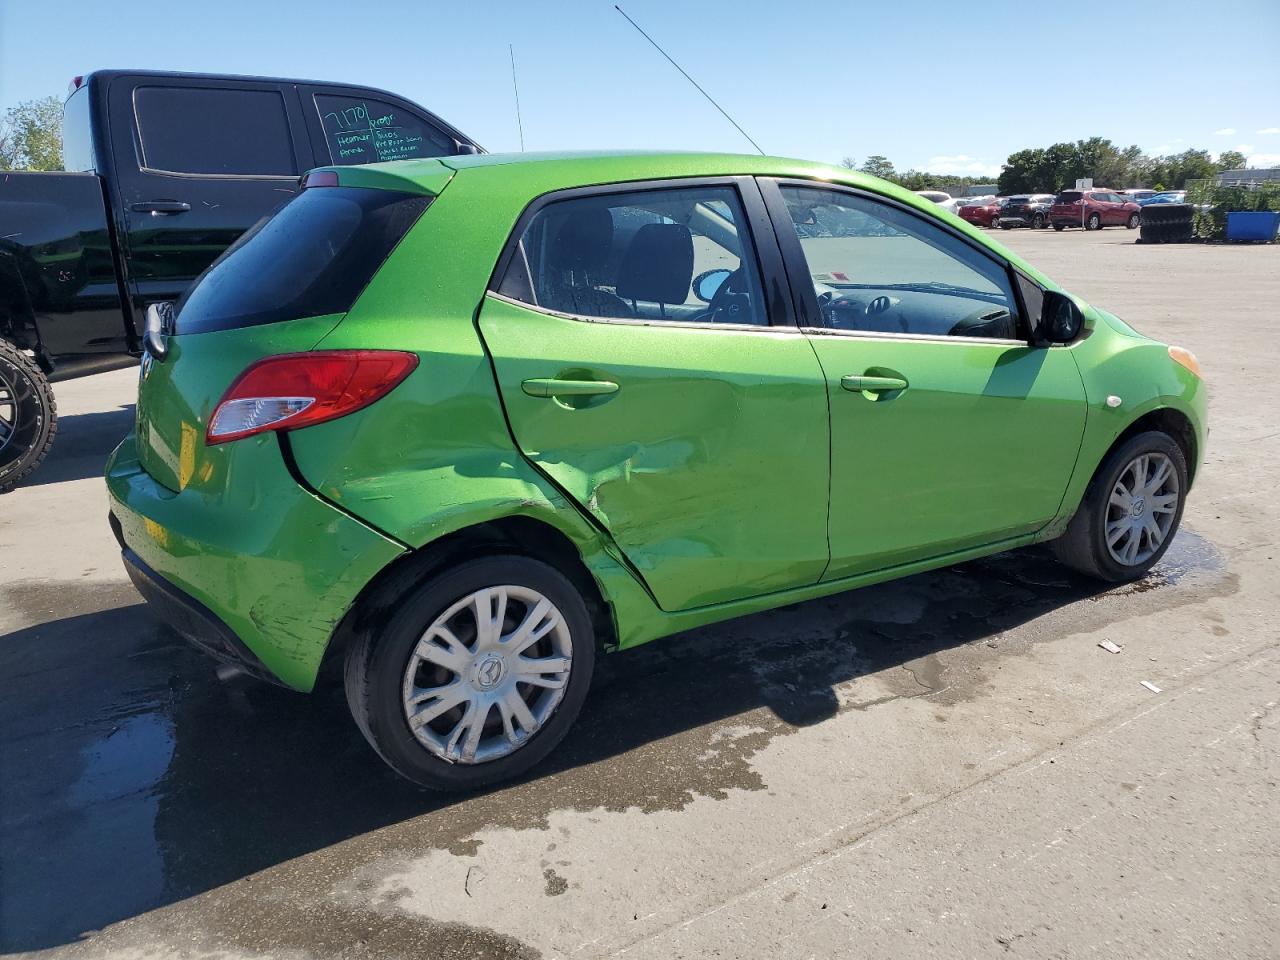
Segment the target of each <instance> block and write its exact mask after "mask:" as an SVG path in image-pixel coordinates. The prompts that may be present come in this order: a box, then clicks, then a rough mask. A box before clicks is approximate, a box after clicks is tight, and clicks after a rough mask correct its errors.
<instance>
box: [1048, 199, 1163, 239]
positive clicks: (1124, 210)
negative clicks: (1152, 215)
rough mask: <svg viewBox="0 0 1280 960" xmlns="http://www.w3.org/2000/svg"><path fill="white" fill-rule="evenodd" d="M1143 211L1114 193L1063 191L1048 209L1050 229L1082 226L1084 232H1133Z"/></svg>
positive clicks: (1132, 202) (1140, 220) (1139, 221)
mask: <svg viewBox="0 0 1280 960" xmlns="http://www.w3.org/2000/svg"><path fill="white" fill-rule="evenodd" d="M1141 209H1142V208H1141V207H1139V206H1138V204H1137V203H1136V202H1134V201H1133V200H1129V199H1127V198H1125V197H1123V196H1121V195H1120V194H1118V193H1116V192H1115V191H1114V190H1063V191H1062V192H1061V193H1060V194H1058V195H1057V197H1055V198H1054V201H1053V206H1051V207H1050V208H1049V220H1050V222H1052V223H1053V229H1055V230H1065V229H1066V228H1067V227H1079V226H1083V227H1084V228H1085V229H1086V230H1101V229H1102V228H1103V227H1119V226H1125V227H1128V228H1129V229H1130V230H1136V229H1137V227H1138V224H1139V223H1141V222H1142V218H1141V216H1140V214H1139V211H1140V210H1141Z"/></svg>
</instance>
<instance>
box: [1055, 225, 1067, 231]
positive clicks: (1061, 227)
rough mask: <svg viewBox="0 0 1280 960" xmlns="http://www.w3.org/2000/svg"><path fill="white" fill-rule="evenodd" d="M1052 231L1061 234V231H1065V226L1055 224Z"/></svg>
mask: <svg viewBox="0 0 1280 960" xmlns="http://www.w3.org/2000/svg"><path fill="white" fill-rule="evenodd" d="M1053 229H1055V230H1057V231H1058V232H1059V233H1061V232H1062V231H1063V230H1065V229H1067V225H1066V224H1065V223H1055V224H1054V225H1053Z"/></svg>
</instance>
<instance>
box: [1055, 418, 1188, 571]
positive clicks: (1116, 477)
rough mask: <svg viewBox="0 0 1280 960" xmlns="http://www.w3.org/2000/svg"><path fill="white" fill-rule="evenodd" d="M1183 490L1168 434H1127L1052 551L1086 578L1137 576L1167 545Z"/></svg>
mask: <svg viewBox="0 0 1280 960" xmlns="http://www.w3.org/2000/svg"><path fill="white" fill-rule="evenodd" d="M1186 491H1187V460H1186V457H1185V456H1184V454H1183V452H1182V448H1181V447H1180V446H1178V444H1177V443H1176V442H1175V441H1174V440H1173V438H1172V437H1170V436H1169V435H1168V434H1166V433H1162V432H1160V431H1156V430H1151V431H1147V432H1146V433H1140V434H1138V435H1136V436H1134V437H1131V438H1130V439H1129V440H1127V441H1125V442H1124V443H1123V444H1121V445H1120V446H1119V447H1117V448H1116V449H1115V450H1113V451H1111V453H1110V454H1108V456H1107V458H1106V459H1105V460H1104V461H1103V462H1102V465H1101V466H1100V467H1099V468H1098V472H1097V473H1096V474H1094V477H1093V479H1092V480H1091V481H1090V483H1089V488H1088V489H1087V490H1086V491H1085V495H1084V499H1083V500H1082V501H1081V503H1080V506H1079V508H1078V509H1077V510H1076V514H1075V516H1074V517H1072V518H1071V523H1070V524H1069V525H1068V526H1067V530H1066V532H1065V533H1064V534H1063V535H1062V536H1061V537H1059V538H1058V539H1057V540H1055V541H1053V549H1054V553H1055V554H1056V555H1057V557H1058V559H1059V560H1061V561H1062V562H1063V563H1065V564H1066V565H1067V566H1069V567H1072V568H1073V569H1075V570H1078V571H1080V572H1081V573H1084V574H1087V575H1089V576H1091V577H1097V578H1099V579H1101V580H1108V581H1111V582H1113V583H1123V582H1126V581H1129V580H1136V579H1138V578H1139V577H1141V576H1144V575H1145V574H1146V573H1147V571H1148V570H1150V569H1151V568H1152V567H1153V566H1155V565H1156V563H1157V562H1159V560H1160V558H1161V557H1163V556H1164V553H1165V551H1166V550H1168V549H1169V544H1170V542H1172V540H1173V536H1174V534H1175V533H1176V532H1177V530H1178V525H1179V524H1180V523H1181V522H1182V508H1183V503H1184V500H1185V497H1186Z"/></svg>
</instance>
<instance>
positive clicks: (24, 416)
mask: <svg viewBox="0 0 1280 960" xmlns="http://www.w3.org/2000/svg"><path fill="white" fill-rule="evenodd" d="M57 430H58V407H57V404H56V403H55V402H54V399H53V388H52V387H51V386H50V385H49V379H48V377H46V376H45V375H44V371H43V370H41V369H40V368H39V367H38V366H36V362H35V361H34V360H32V359H31V358H30V357H28V356H27V355H26V354H25V353H24V352H23V351H21V350H19V349H18V348H17V347H15V346H14V345H13V344H11V343H9V342H7V341H5V340H0V493H7V492H9V491H10V490H12V489H13V488H14V487H15V486H17V485H18V483H19V482H21V480H22V479H23V478H24V477H25V476H26V475H27V474H29V473H30V472H31V471H32V470H34V469H35V468H36V467H38V466H39V465H40V461H41V460H43V459H44V457H45V454H46V453H48V452H49V447H50V446H51V445H52V444H53V435H54V434H55V433H56V432H57Z"/></svg>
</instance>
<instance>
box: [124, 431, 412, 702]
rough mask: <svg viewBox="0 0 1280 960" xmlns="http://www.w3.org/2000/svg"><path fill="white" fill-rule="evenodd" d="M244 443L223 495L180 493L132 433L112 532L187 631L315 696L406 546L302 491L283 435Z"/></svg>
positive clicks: (133, 569)
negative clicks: (141, 452)
mask: <svg viewBox="0 0 1280 960" xmlns="http://www.w3.org/2000/svg"><path fill="white" fill-rule="evenodd" d="M237 444H238V445H237V448H236V451H235V462H234V463H232V464H231V465H230V467H229V469H228V474H227V479H226V481H225V484H226V486H225V489H223V490H222V491H221V492H220V493H218V494H216V495H214V494H212V493H211V492H210V490H209V489H208V488H203V489H197V488H188V489H187V490H184V491H183V492H181V493H175V492H174V491H172V490H170V489H168V488H167V487H164V486H162V485H161V484H159V483H157V482H156V481H155V480H154V479H153V478H152V477H151V476H150V474H148V473H147V472H146V471H145V470H143V469H142V467H141V465H140V464H139V462H138V459H137V456H136V453H135V449H134V441H133V436H132V435H130V436H129V437H127V438H126V439H125V441H124V442H123V443H122V444H121V445H120V447H119V448H118V449H117V450H116V452H115V453H114V454H113V455H112V457H111V460H110V462H109V463H108V465H107V489H108V492H109V494H110V501H111V503H110V508H111V515H112V528H113V530H115V532H116V536H117V539H118V540H119V541H120V545H121V548H122V550H123V551H124V560H125V568H126V570H127V571H128V573H129V576H130V578H131V579H132V580H133V581H134V583H135V584H136V585H137V586H138V590H139V592H140V593H141V594H142V595H143V597H144V598H146V600H147V601H148V602H149V603H151V604H153V605H154V606H155V607H156V612H157V613H158V614H159V615H160V616H161V618H162V619H164V620H166V621H168V622H169V623H170V624H171V625H172V626H173V627H174V628H175V629H176V630H177V631H178V632H179V633H180V634H182V635H183V636H185V637H187V638H188V639H190V640H192V641H193V642H194V643H196V644H197V645H198V646H200V647H201V648H203V649H206V650H208V651H209V652H210V653H212V654H213V655H214V656H217V657H219V658H220V659H224V660H233V661H235V662H237V663H238V664H240V665H241V666H245V667H246V668H247V669H248V670H250V672H252V673H255V674H257V675H258V676H265V677H267V678H268V679H271V680H274V681H276V682H278V683H281V684H284V685H285V686H288V687H292V688H294V689H297V690H304V691H305V690H310V689H311V688H312V686H313V685H314V684H315V678H316V674H317V672H318V671H319V668H320V663H321V661H322V659H323V658H324V653H325V650H326V649H327V648H328V646H329V641H330V639H331V638H332V636H333V633H334V630H335V629H336V628H337V625H338V624H339V623H340V622H341V620H342V618H343V616H345V615H346V613H347V611H348V610H349V609H350V608H351V606H352V604H353V603H354V602H355V600H356V598H357V597H358V596H359V594H360V591H361V590H363V589H364V587H365V586H366V585H367V584H368V583H369V582H370V581H371V580H372V579H373V578H374V576H376V575H377V573H378V572H379V571H380V570H382V569H383V568H384V567H385V566H386V565H387V564H388V563H390V562H391V561H392V560H394V559H395V558H396V557H397V556H399V555H400V554H401V553H403V552H404V548H403V547H402V546H401V545H400V544H397V543H395V542H394V541H392V540H390V539H388V538H387V537H385V536H383V535H382V534H380V533H378V532H377V531H375V530H373V529H371V528H370V527H368V526H366V525H365V524H363V523H361V522H360V521H359V520H356V519H355V518H353V517H351V516H350V515H348V514H346V513H343V512H342V511H340V510H338V509H336V508H334V507H333V506H332V505H330V504H329V503H327V502H325V501H324V500H321V499H320V498H318V497H316V496H314V495H313V494H311V493H310V492H308V491H307V490H305V489H303V488H302V487H300V486H299V485H298V484H297V483H296V482H295V481H294V479H293V477H292V476H291V475H290V474H289V471H288V469H287V467H286V466H285V464H284V461H283V458H282V457H281V455H280V450H279V447H278V445H277V442H276V440H275V438H274V437H273V436H272V437H264V438H261V440H260V441H259V440H256V439H254V438H250V439H248V440H246V441H237ZM233 478H234V479H233Z"/></svg>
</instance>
